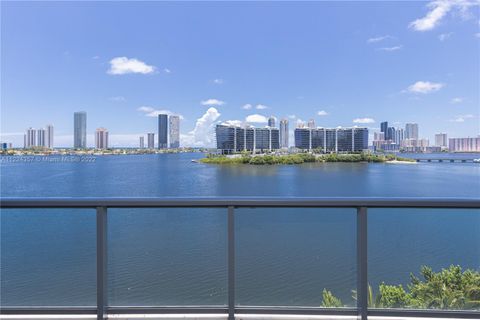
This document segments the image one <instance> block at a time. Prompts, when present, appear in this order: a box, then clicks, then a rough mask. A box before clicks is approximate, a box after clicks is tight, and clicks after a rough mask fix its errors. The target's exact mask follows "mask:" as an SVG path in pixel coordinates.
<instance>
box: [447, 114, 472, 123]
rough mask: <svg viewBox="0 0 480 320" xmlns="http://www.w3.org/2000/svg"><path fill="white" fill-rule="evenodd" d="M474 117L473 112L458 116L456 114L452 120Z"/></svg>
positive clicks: (463, 120)
mask: <svg viewBox="0 0 480 320" xmlns="http://www.w3.org/2000/svg"><path fill="white" fill-rule="evenodd" d="M472 118H474V116H473V114H460V115H458V116H455V117H454V118H453V119H452V120H450V121H451V122H465V120H467V119H472Z"/></svg>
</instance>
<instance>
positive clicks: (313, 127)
mask: <svg viewBox="0 0 480 320" xmlns="http://www.w3.org/2000/svg"><path fill="white" fill-rule="evenodd" d="M307 126H308V128H309V129H315V120H313V119H310V120H308V125H307Z"/></svg>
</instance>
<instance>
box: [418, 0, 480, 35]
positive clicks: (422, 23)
mask: <svg viewBox="0 0 480 320" xmlns="http://www.w3.org/2000/svg"><path fill="white" fill-rule="evenodd" d="M479 4H480V2H479V1H478V0H434V1H431V2H429V3H428V4H427V8H428V9H429V11H428V13H427V14H426V15H425V16H424V17H423V18H419V19H416V20H415V21H412V22H411V23H410V24H409V27H410V28H412V29H413V30H415V31H429V30H432V29H434V28H435V27H436V26H438V24H439V23H440V21H441V20H442V19H443V18H445V16H446V15H447V14H448V13H449V12H450V11H452V10H456V11H459V12H460V14H461V16H462V17H466V16H468V10H469V8H470V7H472V6H478V5H479Z"/></svg>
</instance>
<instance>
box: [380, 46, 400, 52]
mask: <svg viewBox="0 0 480 320" xmlns="http://www.w3.org/2000/svg"><path fill="white" fill-rule="evenodd" d="M402 48H403V46H402V45H400V46H393V47H383V48H378V50H380V51H387V52H392V51H397V50H400V49H402Z"/></svg>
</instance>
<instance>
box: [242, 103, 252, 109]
mask: <svg viewBox="0 0 480 320" xmlns="http://www.w3.org/2000/svg"><path fill="white" fill-rule="evenodd" d="M242 109H244V110H250V109H252V105H251V104H250V103H247V104H244V105H243V106H242Z"/></svg>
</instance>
